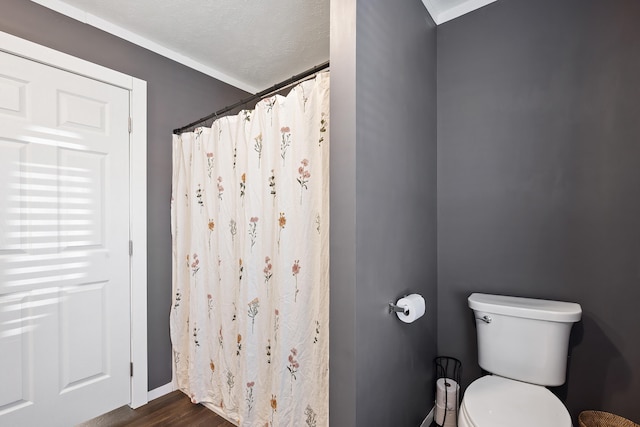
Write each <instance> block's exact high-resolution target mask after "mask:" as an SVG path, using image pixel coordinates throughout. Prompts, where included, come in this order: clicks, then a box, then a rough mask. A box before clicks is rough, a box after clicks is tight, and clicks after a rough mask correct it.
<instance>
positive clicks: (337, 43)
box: [330, 0, 437, 427]
mask: <svg viewBox="0 0 640 427" xmlns="http://www.w3.org/2000/svg"><path fill="white" fill-rule="evenodd" d="M338 3H339V4H338ZM331 6H332V9H334V7H335V8H340V10H335V11H334V10H332V26H333V28H332V33H331V36H332V41H331V43H332V52H331V55H332V57H331V61H332V62H331V67H332V70H331V73H332V76H331V84H332V89H331V91H332V92H331V93H332V100H331V102H332V113H331V114H332V119H331V132H332V133H331V138H332V141H331V146H332V152H331V162H332V166H331V186H332V189H331V209H332V212H331V294H332V299H331V303H332V305H331V324H332V328H331V358H330V360H331V370H330V372H331V392H330V398H331V401H330V403H331V406H330V411H331V425H335V426H353V425H358V426H381V427H384V426H417V425H419V424H420V423H421V422H422V420H423V419H424V417H425V416H426V415H427V412H428V411H429V409H430V408H431V406H432V401H433V400H432V399H433V374H434V370H433V357H434V356H435V354H436V315H437V313H436V308H435V305H436V304H435V303H436V277H437V271H436V263H437V262H436V261H437V258H436V66H435V59H436V38H435V36H436V32H435V25H434V23H433V21H432V20H431V18H430V17H429V15H428V13H427V11H426V10H425V8H424V6H423V5H422V3H421V2H420V1H419V0H410V1H403V2H389V1H386V0H360V1H356V0H349V1H344V0H340V1H339V2H338V1H333V2H332V5H331ZM343 12H344V14H343ZM354 25H355V27H354ZM334 37H335V39H334ZM354 51H355V58H353V57H348V54H351V55H353V52H354ZM354 67H355V68H354ZM354 83H355V91H354V90H353V84H354ZM338 109H340V110H338ZM338 111H340V113H338ZM354 121H355V122H354ZM354 126H355V127H354ZM413 292H417V293H420V294H422V295H423V296H424V297H425V298H426V300H427V305H428V312H427V315H426V316H425V317H424V318H422V319H420V320H419V321H417V322H416V323H413V324H403V323H401V322H400V321H399V320H398V319H397V318H396V317H395V316H391V315H389V314H388V312H387V303H388V302H389V301H391V300H396V299H397V298H399V297H401V296H403V295H404V294H407V293H413ZM336 302H337V303H338V304H336ZM342 310H346V311H344V312H343V311H342ZM345 367H346V368H345ZM354 370H355V385H354V384H353V381H354V379H353V377H352V376H353V375H354ZM343 376H347V378H344V377H343ZM343 387H344V388H343ZM354 387H355V391H354ZM354 392H355V396H354ZM343 398H344V399H346V402H343V401H342V399H343Z"/></svg>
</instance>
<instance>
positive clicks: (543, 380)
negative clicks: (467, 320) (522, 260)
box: [458, 293, 582, 427]
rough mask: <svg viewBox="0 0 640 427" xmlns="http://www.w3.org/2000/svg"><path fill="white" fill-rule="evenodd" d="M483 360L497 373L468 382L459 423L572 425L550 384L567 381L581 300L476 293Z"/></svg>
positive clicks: (474, 426) (469, 426)
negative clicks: (567, 368)
mask: <svg viewBox="0 0 640 427" xmlns="http://www.w3.org/2000/svg"><path fill="white" fill-rule="evenodd" d="M468 302H469V307H470V308H471V309H472V310H473V313H474V315H475V319H476V328H477V333H478V363H479V365H480V367H481V368H482V369H484V370H485V371H487V372H489V373H491V374H492V375H487V376H484V377H482V378H479V379H477V380H475V381H474V382H473V383H471V385H469V387H468V388H467V390H466V392H465V394H464V398H463V399H462V404H461V405H460V414H459V416H458V427H540V426H544V427H571V416H570V415H569V412H568V411H567V409H566V408H565V407H564V405H563V404H562V402H561V401H560V400H559V399H558V398H557V397H556V396H555V395H554V394H553V393H551V391H549V390H548V389H546V388H545V386H559V385H562V384H564V382H565V376H566V367H567V351H568V348H569V333H570V332H571V327H572V326H573V324H574V323H575V322H577V321H579V320H580V317H581V316H582V309H581V308H580V305H579V304H575V303H569V302H559V301H547V300H539V299H530V298H518V297H508V296H501V295H487V294H477V293H474V294H471V295H470V296H469V299H468Z"/></svg>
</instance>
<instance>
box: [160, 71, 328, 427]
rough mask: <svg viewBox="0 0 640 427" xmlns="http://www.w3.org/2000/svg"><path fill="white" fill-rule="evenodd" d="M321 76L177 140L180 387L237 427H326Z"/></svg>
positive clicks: (174, 219) (174, 316)
mask: <svg viewBox="0 0 640 427" xmlns="http://www.w3.org/2000/svg"><path fill="white" fill-rule="evenodd" d="M328 125H329V74H328V73H326V72H325V73H321V74H318V75H317V76H316V78H315V79H313V80H308V81H306V82H303V83H301V84H299V85H298V86H296V87H295V88H293V89H292V90H291V92H289V94H288V95H287V96H286V97H283V96H279V95H277V96H273V97H270V98H268V99H265V100H262V101H260V102H259V103H258V104H257V105H256V107H255V109H254V110H253V111H242V112H241V113H240V114H238V115H236V116H229V117H223V118H221V119H219V120H217V121H216V122H214V123H213V125H212V127H211V128H197V129H196V130H195V131H194V132H188V133H183V134H182V135H179V136H177V135H174V136H173V189H172V199H171V231H172V236H173V301H172V307H171V314H170V326H171V340H172V346H173V362H174V370H175V376H176V380H177V384H178V387H179V388H180V389H181V390H182V391H184V392H185V393H187V394H188V395H189V396H191V399H192V401H193V402H198V403H200V402H202V403H206V404H207V406H208V407H210V408H211V409H213V410H215V411H216V412H218V413H220V414H221V415H223V416H224V417H225V418H227V419H229V420H231V421H233V422H235V423H237V424H239V425H241V426H256V427H258V426H259V427H264V426H308V427H319V426H327V425H328V396H329V388H328V369H329V365H328V359H329V347H328V346H329V341H328V338H329V337H328V331H329V329H328V326H329V230H328V227H329V133H328Z"/></svg>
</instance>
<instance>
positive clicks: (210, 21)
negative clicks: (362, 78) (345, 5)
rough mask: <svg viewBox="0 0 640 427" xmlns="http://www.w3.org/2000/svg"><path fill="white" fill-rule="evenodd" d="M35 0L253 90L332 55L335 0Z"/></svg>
mask: <svg viewBox="0 0 640 427" xmlns="http://www.w3.org/2000/svg"><path fill="white" fill-rule="evenodd" d="M34 1H35V2H37V3H39V4H41V5H43V6H46V7H49V8H51V9H54V10H57V11H59V12H62V13H65V14H67V15H69V16H71V17H73V18H75V19H79V20H82V21H84V22H87V23H89V24H92V25H94V26H97V27H101V28H102V29H105V30H106V31H110V32H114V33H115V34H116V35H118V36H120V37H123V34H118V32H120V33H124V37H123V38H129V39H130V38H133V39H134V40H130V41H133V42H134V43H138V44H142V45H144V41H150V42H151V45H152V46H151V50H156V51H157V50H158V49H154V47H161V48H164V49H166V50H167V51H171V52H172V53H176V54H177V55H174V56H183V57H186V59H188V60H191V61H188V60H187V61H180V62H186V63H187V65H190V66H193V64H194V63H197V65H202V67H197V66H196V67H193V68H200V70H201V71H204V72H207V73H208V74H210V75H213V76H214V77H216V78H219V79H220V80H223V81H227V82H228V83H231V84H234V85H235V86H238V87H240V88H242V89H245V90H248V91H250V92H256V91H259V90H262V89H265V88H267V87H269V86H272V85H274V84H275V83H278V82H280V81H282V80H284V79H286V78H289V77H291V76H292V75H294V74H298V73H300V72H302V71H305V70H307V69H309V68H311V67H313V66H315V65H318V64H320V63H322V62H325V61H328V60H329V0H302V1H301V0H64V1H59V0H34ZM96 18H98V19H96ZM103 21H107V22H106V23H105V22H103ZM110 24H113V25H110ZM110 27H117V28H110ZM112 30H113V31H112ZM118 30H120V31H118ZM122 30H124V31H122ZM127 33H133V36H134V37H126V36H127ZM129 35H131V34H129ZM135 36H139V37H135ZM139 38H142V39H145V40H143V43H140V40H139ZM145 47H148V46H145ZM160 50H162V49H160ZM159 53H163V54H165V56H169V57H171V55H168V54H167V52H162V51H161V52H159ZM172 59H178V60H180V58H175V57H174V58H172ZM211 70H214V72H208V71H211Z"/></svg>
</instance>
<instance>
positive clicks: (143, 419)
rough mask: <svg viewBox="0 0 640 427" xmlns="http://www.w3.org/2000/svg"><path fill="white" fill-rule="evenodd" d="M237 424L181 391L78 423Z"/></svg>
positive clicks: (93, 426) (138, 426)
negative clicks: (134, 407) (194, 402)
mask: <svg viewBox="0 0 640 427" xmlns="http://www.w3.org/2000/svg"><path fill="white" fill-rule="evenodd" d="M121 426H122V427H124V426H127V427H142V426H145V427H146V426H158V427H159V426H184V427H199V426H202V427H205V426H206V427H234V425H233V424H231V423H230V422H229V421H227V420H225V419H224V418H222V417H220V416H218V415H216V413H215V412H213V411H211V410H209V409H207V408H205V407H204V406H202V405H194V404H193V403H191V400H190V399H189V398H188V397H187V396H186V395H185V394H184V393H182V392H181V391H174V392H172V393H169V394H167V395H165V396H162V397H159V398H157V399H155V400H152V401H151V402H149V403H147V404H146V405H144V406H141V407H140V408H138V409H131V408H130V407H128V406H123V407H122V408H118V409H116V410H114V411H111V412H109V413H107V414H104V415H101V416H99V417H97V418H94V419H92V420H90V421H87V422H85V423H82V424H79V425H78V426H77V427H121Z"/></svg>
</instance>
